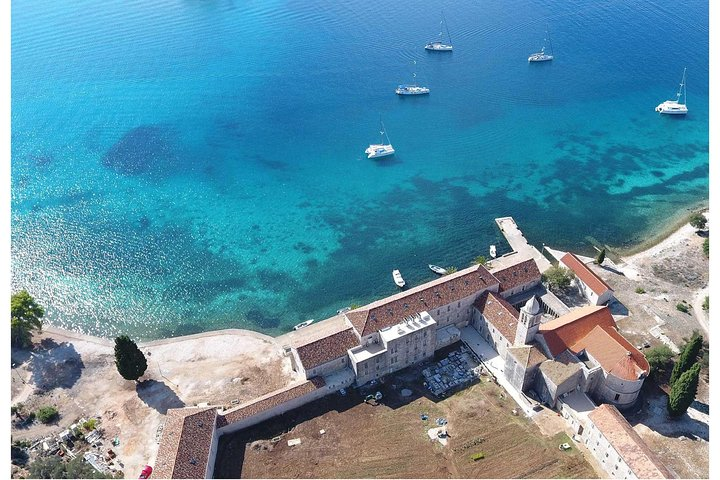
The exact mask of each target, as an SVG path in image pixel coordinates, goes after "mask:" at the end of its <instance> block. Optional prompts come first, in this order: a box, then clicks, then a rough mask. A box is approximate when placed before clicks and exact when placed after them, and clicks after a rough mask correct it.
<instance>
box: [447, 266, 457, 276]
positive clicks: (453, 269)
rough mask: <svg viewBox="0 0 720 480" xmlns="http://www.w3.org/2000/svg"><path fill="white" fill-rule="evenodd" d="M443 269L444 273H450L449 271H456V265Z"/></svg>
mask: <svg viewBox="0 0 720 480" xmlns="http://www.w3.org/2000/svg"><path fill="white" fill-rule="evenodd" d="M445 270H446V272H445V275H450V274H451V273H455V272H457V267H448V268H446V269H445Z"/></svg>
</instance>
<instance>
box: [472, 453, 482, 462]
mask: <svg viewBox="0 0 720 480" xmlns="http://www.w3.org/2000/svg"><path fill="white" fill-rule="evenodd" d="M483 458H485V454H484V453H483V452H478V453H473V454H472V455H470V460H472V461H473V462H477V461H478V460H482V459H483Z"/></svg>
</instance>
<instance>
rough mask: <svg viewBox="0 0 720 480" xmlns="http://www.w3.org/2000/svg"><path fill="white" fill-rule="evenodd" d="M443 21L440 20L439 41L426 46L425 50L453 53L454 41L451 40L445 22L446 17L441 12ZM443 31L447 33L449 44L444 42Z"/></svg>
mask: <svg viewBox="0 0 720 480" xmlns="http://www.w3.org/2000/svg"><path fill="white" fill-rule="evenodd" d="M440 15H441V19H440V35H439V38H438V40H436V41H434V42H430V43H428V44H427V45H425V50H430V51H435V52H452V49H453V46H452V40H450V31H449V30H448V28H447V22H446V21H445V15H444V14H443V13H442V11H441V12H440ZM443 30H445V31H446V32H447V37H448V41H447V43H445V42H443V38H442V36H443Z"/></svg>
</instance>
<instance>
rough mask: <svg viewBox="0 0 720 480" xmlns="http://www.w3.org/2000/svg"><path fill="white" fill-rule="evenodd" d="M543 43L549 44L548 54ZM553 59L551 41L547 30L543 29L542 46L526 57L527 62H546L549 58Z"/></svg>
mask: <svg viewBox="0 0 720 480" xmlns="http://www.w3.org/2000/svg"><path fill="white" fill-rule="evenodd" d="M545 44H548V45H550V54H549V55H548V54H547V53H545V46H546V45H545ZM552 59H553V50H552V41H551V40H550V33H549V32H548V30H547V29H546V30H545V41H544V43H543V47H542V48H541V49H540V51H539V52H537V53H533V54H532V55H530V56H529V57H528V62H547V61H549V60H552Z"/></svg>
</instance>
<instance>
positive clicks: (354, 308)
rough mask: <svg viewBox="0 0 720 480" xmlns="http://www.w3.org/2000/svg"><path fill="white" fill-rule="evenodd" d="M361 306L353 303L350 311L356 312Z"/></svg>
mask: <svg viewBox="0 0 720 480" xmlns="http://www.w3.org/2000/svg"><path fill="white" fill-rule="evenodd" d="M360 306H361V305H360V304H359V303H351V304H350V310H356V309H358V308H360Z"/></svg>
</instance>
